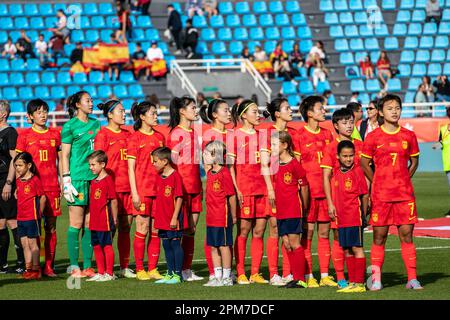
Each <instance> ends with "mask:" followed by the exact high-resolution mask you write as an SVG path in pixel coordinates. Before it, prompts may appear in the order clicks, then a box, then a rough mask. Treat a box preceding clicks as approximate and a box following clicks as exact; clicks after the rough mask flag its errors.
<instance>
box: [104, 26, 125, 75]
mask: <svg viewBox="0 0 450 320" xmlns="http://www.w3.org/2000/svg"><path fill="white" fill-rule="evenodd" d="M124 35H125V34H124V33H123V32H122V31H121V30H116V31H115V32H113V33H111V35H110V43H111V44H121V43H127V39H126V38H125V36H124ZM122 68H123V63H111V64H109V66H108V75H109V79H110V80H111V81H113V80H114V78H113V72H114V76H115V79H116V80H119V73H120V70H121V69H122Z"/></svg>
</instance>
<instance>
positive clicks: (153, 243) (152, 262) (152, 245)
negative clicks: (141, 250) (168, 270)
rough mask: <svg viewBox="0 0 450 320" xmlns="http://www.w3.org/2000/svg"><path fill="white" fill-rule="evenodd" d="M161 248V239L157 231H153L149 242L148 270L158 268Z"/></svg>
mask: <svg viewBox="0 0 450 320" xmlns="http://www.w3.org/2000/svg"><path fill="white" fill-rule="evenodd" d="M160 248H161V240H160V239H159V237H158V233H157V232H152V233H151V235H150V236H149V237H148V242H147V257H148V271H151V270H153V269H155V268H156V266H157V264H158V259H159V252H160Z"/></svg>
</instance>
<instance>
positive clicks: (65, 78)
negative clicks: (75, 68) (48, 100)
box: [56, 72, 72, 85]
mask: <svg viewBox="0 0 450 320" xmlns="http://www.w3.org/2000/svg"><path fill="white" fill-rule="evenodd" d="M56 80H57V82H58V84H60V85H61V84H66V85H68V84H71V83H72V79H71V77H70V74H69V73H68V72H57V73H56Z"/></svg>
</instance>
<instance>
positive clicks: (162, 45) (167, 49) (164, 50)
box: [158, 41, 170, 56]
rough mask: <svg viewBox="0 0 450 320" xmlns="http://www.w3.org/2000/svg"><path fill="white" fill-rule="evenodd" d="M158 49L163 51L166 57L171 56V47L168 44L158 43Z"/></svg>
mask: <svg viewBox="0 0 450 320" xmlns="http://www.w3.org/2000/svg"><path fill="white" fill-rule="evenodd" d="M158 47H159V48H160V49H161V50H162V52H163V53H164V55H165V56H166V55H168V54H170V51H169V47H168V46H167V43H166V42H163V41H158Z"/></svg>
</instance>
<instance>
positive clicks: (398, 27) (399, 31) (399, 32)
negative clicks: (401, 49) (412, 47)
mask: <svg viewBox="0 0 450 320" xmlns="http://www.w3.org/2000/svg"><path fill="white" fill-rule="evenodd" d="M407 32H408V27H407V26H406V24H404V23H396V24H395V25H394V30H393V35H394V36H405V35H406V33H407Z"/></svg>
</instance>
